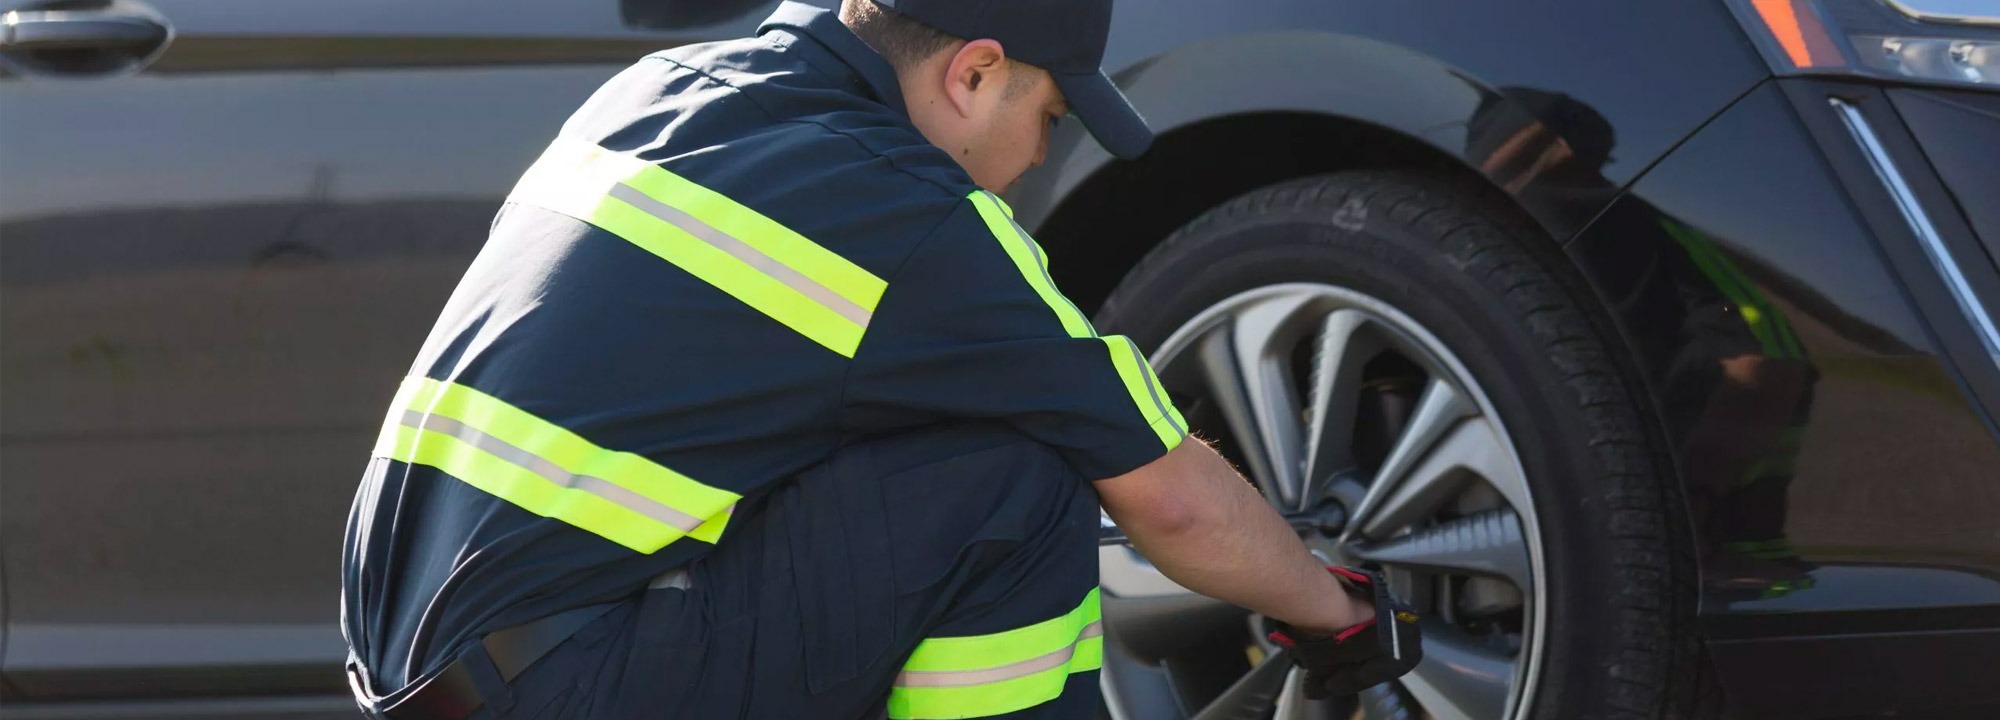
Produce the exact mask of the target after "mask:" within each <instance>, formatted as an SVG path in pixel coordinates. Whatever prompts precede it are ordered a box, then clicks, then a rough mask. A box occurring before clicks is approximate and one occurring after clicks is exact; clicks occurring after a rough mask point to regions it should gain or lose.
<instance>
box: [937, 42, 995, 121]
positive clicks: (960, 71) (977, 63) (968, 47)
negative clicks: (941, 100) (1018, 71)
mask: <svg viewBox="0 0 2000 720" xmlns="http://www.w3.org/2000/svg"><path fill="white" fill-rule="evenodd" d="M1006 75H1007V52H1006V50H1004V49H1002V48H1001V47H1000V41H998V40H991V39H987V40H974V41H971V42H968V43H966V44H964V45H961V46H959V48H958V52H956V53H953V54H952V56H951V61H950V62H949V63H947V64H946V66H945V73H944V92H945V97H947V98H950V100H951V105H952V108H953V109H954V110H957V111H958V114H959V116H960V117H967V118H969V117H972V116H973V115H974V114H975V113H976V112H977V110H976V107H977V103H976V102H975V100H976V99H977V98H978V97H979V96H980V94H981V93H982V92H984V91H998V90H1000V89H1001V88H1002V86H1004V85H1005V84H1006V82H1007V77H1006ZM995 97H997V96H995Z"/></svg>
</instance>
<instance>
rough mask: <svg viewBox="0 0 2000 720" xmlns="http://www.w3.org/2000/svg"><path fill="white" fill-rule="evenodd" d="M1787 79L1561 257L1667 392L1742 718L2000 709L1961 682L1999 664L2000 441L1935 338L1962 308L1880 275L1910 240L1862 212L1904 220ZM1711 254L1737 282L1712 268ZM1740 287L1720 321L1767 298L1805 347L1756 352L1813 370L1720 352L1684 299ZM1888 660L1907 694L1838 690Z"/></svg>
mask: <svg viewBox="0 0 2000 720" xmlns="http://www.w3.org/2000/svg"><path fill="white" fill-rule="evenodd" d="M1784 84H1786V83H1780V82H1773V83H1770V84H1768V85H1766V86H1764V87H1761V88H1759V89H1758V90H1757V91H1756V92H1753V93H1752V94H1750V95H1748V96H1746V97H1745V98H1744V99H1743V100H1742V101H1741V102H1739V103H1737V104H1736V105H1735V106H1734V107H1732V108H1730V110H1729V111H1728V112H1726V113H1725V114H1723V115H1722V116H1720V117H1718V118H1717V119H1716V120H1715V121H1713V122H1712V123H1710V124H1709V125H1708V127H1706V128H1704V129H1703V130H1702V132H1701V133H1700V134H1698V135H1696V136H1695V137H1694V138H1692V139H1690V140H1689V141H1688V142H1687V143H1685V144H1684V145H1682V146H1681V147H1680V148H1678V149H1677V150H1675V151H1674V153H1673V154H1672V155H1670V156H1669V157H1668V158H1666V159H1665V160H1663V161H1662V162H1661V163H1660V164H1659V165H1658V166H1657V167H1655V168H1654V169H1653V170H1652V171H1650V172H1648V173H1647V174H1646V175H1645V176H1644V177H1643V178H1641V179H1640V180H1639V181H1638V182H1637V183H1636V184H1634V185H1633V186H1632V188H1631V192H1630V193H1629V194H1628V195H1626V196H1625V197H1622V198H1620V199H1619V200H1618V201H1617V203H1616V204H1614V205H1613V206H1612V207H1611V208H1610V209H1608V210H1607V211H1606V212H1605V213H1604V215H1603V216H1602V217H1601V218H1600V219H1599V220H1598V221H1597V222H1595V223H1593V224H1592V226H1591V228H1590V229H1589V230H1588V231H1587V232H1586V233H1585V234H1584V235H1582V236H1580V237H1579V238H1578V239H1577V240H1576V241H1575V242H1574V243H1572V244H1571V245H1570V247H1569V250H1570V252H1571V253H1572V255H1573V257H1575V258H1576V259H1577V260H1578V265H1579V267H1581V268H1582V269H1583V270H1584V272H1585V273H1586V275H1587V276H1588V277H1589V278H1590V280H1591V283H1592V285H1593V287H1594V288H1595V289H1596V290H1597V292H1598V293H1599V295H1600V296H1602V297H1603V298H1604V299H1605V301H1606V307H1608V308H1611V309H1612V310H1613V311H1614V312H1615V313H1616V314H1617V315H1618V318H1619V320H1620V324H1621V326H1622V327H1624V328H1625V329H1626V331H1627V333H1628V334H1629V335H1630V336H1631V340H1632V342H1633V344H1634V346H1635V347H1636V348H1637V351H1636V352H1635V353H1634V357H1636V358H1638V359H1640V360H1641V361H1642V362H1641V367H1642V369H1643V371H1644V373H1645V375H1646V380H1647V382H1648V384H1649V386H1651V387H1652V388H1653V389H1654V392H1655V394H1656V396H1658V397H1659V398H1660V404H1661V406H1662V410H1661V416H1662V418H1663V420H1664V421H1665V424H1666V427H1667V430H1668V434H1669V435H1670V436H1671V437H1672V439H1673V442H1674V449H1675V455H1676V457H1675V460H1676V464H1677V465H1678V467H1679V468H1680V470H1681V473H1682V476H1683V479H1684V489H1685V491H1686V493H1687V495H1688V500H1689V506H1690V512H1691V516H1692V519H1693V523H1692V526H1693V528H1694V530H1695V533H1696V541H1697V553H1698V556H1699V560H1700V565H1701V572H1702V586H1701V587H1702V604H1701V612H1702V618H1703V626H1704V628H1705V630H1706V633H1707V636H1708V638H1709V639H1710V641H1711V645H1710V652H1711V656H1712V657H1713V658H1714V659H1715V662H1716V667H1717V668H1718V670H1719V671H1720V674H1721V677H1722V678H1723V680H1724V682H1725V684H1726V685H1727V688H1728V690H1729V696H1730V698H1731V701H1732V705H1733V706H1734V707H1735V708H1737V709H1738V710H1739V711H1742V712H1748V713H1751V714H1753V715H1756V716H1759V717H1765V716H1791V715H1794V714H1796V715H1797V716H1802V717H1805V716H1809V717H1817V716H1822V715H1828V714H1848V713H1854V714H1867V713H1875V712H1886V711H1890V710H1897V709H1912V710H1914V709H1921V708H1924V707H1938V706H1950V705H1951V704H1952V703H1954V702H1956V703H1967V704H1969V705H1970V706H1972V707H1987V706H1989V704H1993V703H2000V694H1996V693H1993V692H1985V691H1990V690H1992V688H1991V687H1990V686H1988V685H1983V684H1979V683H1972V682H1968V679H1969V676H1968V675H1967V674H1966V672H1965V671H1966V668H1967V667H1968V666H1967V665H1966V664H1965V663H1966V661H1967V660H1968V659H1970V658H1973V657H1992V656H1994V655H1995V653H1996V652H2000V648H1996V647H1995V645H1994V640H1995V639H1996V637H2000V636H1995V635H1994V634H1993V630H1994V629H1995V628H2000V537H1996V536H1995V534H1994V531H1993V528H1994V524H1993V522H1992V518H1993V517H1995V516H1996V515H2000V474H1996V473H1995V472H1994V470H1993V469H1994V468H1995V467H2000V443H1996V442H1995V436H1994V434H1993V433H1992V432H1991V428H1990V426H1989V424H1988V423H1987V421H1986V416H1985V412H1984V411H1983V410H1982V409H1981V407H1980V406H1979V404H1978V403H1977V402H1976V401H1975V400H1974V399H1973V397H1972V396H1971V395H1969V394H1968V393H1967V392H1966V389H1967V386H1966V384H1965V383H1964V382H1962V379H1963V377H1964V373H1963V372H1962V370H1963V369H1964V366H1963V365H1962V363H1961V358H1959V357H1958V356H1957V355H1956V354H1954V353H1952V352H1948V351H1947V350H1946V349H1945V344H1944V343H1942V342H1940V337H1941V335H1945V334H1951V333H1963V332H1967V330H1968V329H1967V328H1965V327H1964V323H1965V319H1964V317H1963V316H1962V315H1959V314H1957V313H1956V310H1955V309H1952V308H1949V306H1944V307H1939V306H1937V305H1936V304H1935V303H1933V304H1931V305H1929V306H1926V305H1925V304H1923V303H1921V302H1919V301H1918V300H1916V299H1914V298H1913V297H1912V294H1911V293H1910V292H1909V291H1908V290H1906V288H1909V287H1912V283H1926V282H1928V283H1929V284H1931V285H1936V284H1937V283H1936V281H1935V279H1934V277H1935V276H1934V275H1919V276H1917V277H1915V278H1911V277H1908V276H1905V275H1904V274H1902V273H1901V272H1900V271H1899V269H1898V268H1897V267H1896V266H1895V265H1894V264H1892V263H1889V262H1885V260H1886V256H1887V255H1888V254H1892V253H1893V252H1894V251H1895V250H1897V249H1898V248H1900V247H1903V246H1908V245H1910V244H1913V243H1914V242H1916V239H1915V238H1914V237H1913V236H1911V235H1910V233H1909V231H1908V229H1907V227H1903V228H1898V227H1897V226H1896V225H1894V224H1878V222H1877V219H1876V218H1871V217H1870V216H1871V215H1877V214H1880V213H1882V212H1884V211H1885V210H1888V208H1887V207H1886V206H1887V204H1888V198H1887V197H1886V195H1885V194H1884V191H1883V189H1882V187H1881V185H1880V183H1879V182H1874V181H1873V178H1872V177H1867V178H1860V179H1858V180H1855V181H1854V182H1853V183H1852V184H1848V183H1847V182H1845V181H1847V180H1850V178H1846V177H1844V176H1843V174H1842V173H1839V172H1836V171H1835V169H1834V167H1833V166H1832V165H1831V164H1829V160H1828V159H1827V155H1828V154H1829V153H1836V152H1838V151H1839V149H1840V148H1839V147H1838V145H1837V144H1834V143H1823V142H1822V140H1821V139H1820V138H1817V137H1815V136H1814V135H1813V134H1812V133H1810V132H1809V131H1808V130H1807V129H1806V125H1805V124H1804V123H1801V122H1800V119H1799V114H1801V113H1804V112H1810V111H1822V112H1826V113H1828V114H1829V116H1830V114H1831V113H1832V112H1833V109H1832V107H1831V106H1830V105H1829V104H1827V103H1826V102H1825V101H1824V100H1823V98H1824V97H1825V94H1826V90H1825V89H1824V88H1823V87H1821V86H1823V85H1824V84H1818V83H1815V84H1814V87H1813V88H1799V89H1796V90H1795V92H1794V94H1797V93H1804V94H1813V93H1817V96H1818V97H1821V98H1822V100H1821V101H1820V102H1817V103H1811V102H1808V103H1800V104H1798V105H1797V106H1795V105H1794V104H1793V102H1792V100H1793V97H1792V95H1789V94H1788V92H1787V90H1788V88H1786V87H1781V85H1784ZM1843 92H1844V94H1847V95H1849V96H1850V97H1873V98H1874V103H1875V104H1877V105H1879V104H1880V103H1881V102H1882V100H1883V99H1882V98H1881V96H1880V94H1879V93H1878V92H1876V91H1874V90H1873V89H1844V90H1843ZM1888 119H1893V118H1888ZM1850 146H1851V142H1850ZM1934 210H1936V211H1938V212H1950V209H1949V206H1948V204H1947V205H1945V206H1942V207H1937V208H1934ZM1934 214H1935V213H1934ZM1704 253H1706V254H1708V255H1707V257H1716V256H1719V257H1721V258H1723V260H1722V262H1723V263H1726V264H1728V265H1730V266H1733V268H1734V270H1733V271H1725V272H1722V273H1712V272H1710V271H1709V270H1708V269H1707V268H1705V267H1704V266H1703V263H1704V261H1703V260H1701V259H1697V258H1696V256H1697V255H1701V254H1704ZM1708 262H1710V263H1711V265H1713V264H1714V263H1713V261H1708ZM1925 270H1926V271H1927V270H1928V269H1927V268H1925ZM1983 270H1984V271H1986V272H1988V273H1989V274H1990V271H1991V268H1990V267H1987V268H1984V269H1983ZM1717 274H1721V275H1733V276H1734V279H1730V278H1728V277H1724V278H1721V279H1717V278H1716V277H1715V276H1716V275H1717ZM1731 282H1735V283H1738V284H1739V285H1741V286H1745V287H1747V288H1748V289H1739V290H1737V291H1735V292H1734V294H1732V291H1731V290H1730V289H1728V288H1724V287H1721V286H1723V285H1726V284H1729V283H1731ZM1736 296H1741V297H1747V298H1753V299H1752V300H1751V302H1749V303H1738V302H1729V303H1727V307H1726V308H1724V309H1725V311H1728V312H1734V311H1735V309H1736V308H1740V307H1742V306H1744V305H1754V306H1756V307H1757V309H1758V311H1759V312H1761V313H1763V314H1764V315H1766V316H1767V317H1766V319H1765V320H1764V322H1767V323H1783V324H1784V325H1786V326H1787V328H1788V329H1789V332H1790V334H1792V335H1793V336H1794V337H1795V338H1796V340H1797V342H1798V344H1799V345H1800V346H1802V348H1803V352H1802V353H1798V354H1797V355H1796V356H1795V357H1792V358H1787V357H1786V356H1787V355H1789V353H1786V352H1783V351H1775V352H1774V351H1763V350H1760V351H1755V352H1751V353H1749V355H1752V356H1756V357H1751V358H1749V359H1750V360H1751V361H1753V362H1755V363H1761V364H1765V365H1769V366H1771V367H1774V368H1775V367H1776V366H1778V365H1780V364H1792V365H1793V366H1794V367H1799V368H1803V369H1804V372H1803V373H1800V374H1796V375H1795V374H1792V373H1787V372H1766V373H1756V372H1752V373H1747V374H1744V375H1732V373H1731V372H1730V371H1729V370H1728V369H1726V367H1725V364H1726V363H1732V362H1737V363H1740V362H1742V361H1743V360H1744V359H1745V358H1744V356H1743V354H1742V353H1741V352H1740V349H1739V350H1719V349H1717V346H1718V345H1721V344H1723V343H1721V342H1719V341H1717V340H1715V339H1713V338H1712V337H1710V336H1711V335H1713V334H1714V332H1713V331H1710V330H1706V329H1703V328H1702V327H1700V326H1699V324H1698V323H1696V322H1693V321H1690V320H1688V319H1687V318H1688V316H1689V315H1690V314H1691V313H1690V312H1689V311H1688V310H1686V309H1685V307H1686V306H1687V305H1689V304H1690V303H1689V301H1688V300H1687V298H1689V297H1707V298H1718V299H1723V300H1734V299H1736ZM1757 296H1761V298H1757ZM1769 316H1776V319H1773V318H1771V317H1769ZM1739 324H1741V323H1740V322H1739ZM1971 369H1973V370H1975V371H1977V370H1979V368H1977V367H1976V366H1974V367H1972V368H1971ZM1788 430H1794V431H1796V432H1798V433H1799V436H1800V441H1799V442H1798V443H1797V444H1796V445H1790V444H1788V443H1787V442H1786V441H1785V440H1783V439H1782V437H1783V435H1784V433H1785V432H1786V431H1788ZM1780 467H1783V468H1789V470H1788V471H1787V470H1774V469H1772V468H1780ZM1760 468H1761V469H1760ZM1773 538H1779V539H1782V541H1783V545H1781V546H1773V545H1766V544H1763V543H1765V542H1767V541H1770V540H1771V539H1773ZM1943 631H1953V632H1952V634H1949V635H1945V634H1941V633H1942V632H1943ZM1913 648H1929V651H1928V652H1923V653H1912V652H1909V650H1911V649H1913ZM1889 649H1895V650H1897V654H1896V655H1895V656H1896V657H1897V658H1898V659H1897V660H1896V661H1895V663H1893V664H1894V665H1896V666H1897V667H1896V668H1895V669H1894V671H1893V672H1886V673H1885V672H1883V671H1881V670H1880V669H1879V668H1878V671H1877V672H1878V673H1881V676H1882V678H1883V682H1885V683H1888V684H1890V685H1894V686H1896V687H1897V688H1898V690H1897V691H1896V692H1894V693H1889V692H1884V691H1883V690H1882V689H1881V688H1880V687H1866V686H1859V685H1855V684H1853V683H1851V682H1845V680H1846V679H1847V678H1851V677H1853V676H1852V675H1847V674H1843V673H1846V672H1848V671H1850V670H1852V669H1854V668H1856V667H1860V666H1861V664H1862V663H1864V662H1870V663H1872V664H1874V665H1877V666H1879V665H1881V664H1882V663H1881V657H1882V656H1881V655H1879V654H1877V653H1880V652H1883V651H1885V650H1889ZM1869 658H1872V660H1868V659H1869ZM1982 693H1983V694H1982ZM1913 698H1921V699H1922V700H1921V701H1917V700H1912V699H1913ZM1960 709H1961V710H1963V709H1964V708H1960Z"/></svg>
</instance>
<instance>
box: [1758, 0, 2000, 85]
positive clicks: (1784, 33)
mask: <svg viewBox="0 0 2000 720" xmlns="http://www.w3.org/2000/svg"><path fill="white" fill-rule="evenodd" d="M1727 1H1728V2H1729V3H1730V5H1731V7H1732V8H1734V9H1735V10H1736V15H1737V17H1738V18H1740V19H1741V20H1743V22H1744V24H1745V25H1746V26H1748V27H1749V29H1750V36H1751V37H1752V38H1753V39H1755V41H1756V43H1757V46H1758V48H1759V49H1761V50H1762V51H1763V52H1764V55H1765V57H1766V58H1768V59H1770V61H1771V65H1772V67H1773V68H1776V69H1777V70H1778V72H1779V73H1781V74H1787V75H1824V74H1848V75H1855V74H1859V75H1869V76H1874V77H1881V78H1891V79H1898V80H1914V81H1920V82H1931V83H1950V84H1959V85H1979V86H1985V87H1993V88H2000V0H1727Z"/></svg>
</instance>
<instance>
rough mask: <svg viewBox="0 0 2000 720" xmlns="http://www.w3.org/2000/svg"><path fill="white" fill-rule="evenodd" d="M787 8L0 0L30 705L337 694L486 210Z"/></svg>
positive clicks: (1, 397) (0, 212) (8, 377)
mask: <svg viewBox="0 0 2000 720" xmlns="http://www.w3.org/2000/svg"><path fill="white" fill-rule="evenodd" d="M771 5H775V0H742V1H739V2H733V3H729V2H721V3H719V2H708V1H704V0H624V2H622V3H621V2H620V0H426V1H425V2H416V3H411V2H400V1H398V0H343V1H342V2H320V1H316V0H260V1H259V2H254V3H216V2H210V1H208V0H146V1H145V2H144V3H141V2H137V1H136V0H59V1H55V2H47V1H43V2H35V1H29V0H0V12H7V11H20V12H19V13H18V14H14V15H11V16H10V17H11V18H12V19H11V20H10V21H9V23H10V25H12V26H13V28H14V30H13V32H12V34H10V35H7V36H6V37H7V39H6V40H5V41H4V44H0V57H4V59H5V67H4V70H0V338H4V339H0V384H4V392H0V482H4V486H0V543H4V547H0V562H4V567H5V570H6V579H5V582H6V587H5V591H6V594H7V597H6V612H7V619H6V622H7V627H6V635H5V636H4V637H5V644H4V647H0V653H4V655H0V667H4V670H5V673H6V679H7V681H8V683H9V685H10V689H9V690H8V691H7V692H8V695H9V696H10V697H9V700H10V701H11V702H10V704H11V705H12V706H13V707H12V708H10V710H19V711H24V712H25V711H27V710H32V708H33V707H35V706H37V705H42V706H44V707H46V706H48V703H55V702H67V701H83V700H89V701H100V702H101V701H108V700H117V699H145V700H148V701H151V700H161V699H172V698H203V697H217V696H237V697H266V698H270V697H281V696H293V697H297V696H299V695H301V694H305V695H313V694H317V695H321V696H323V697H329V698H331V697H333V696H337V695H339V694H343V693H344V692H345V689H344V688H345V684H344V679H343V677H342V675H341V673H340V672H339V667H340V663H341V661H342V660H343V659H344V656H345V645H344V643H343V642H342V639H341V637H340V634H339V629H338V613H339V609H338V608H339V556H340V543H341V533H342V529H343V526H344V522H345V519H346V512H347V508H348V505H349V502H350V501H351V499H352V497H353V493H354V488H355V482H356V479H357V478H358V477H359V474H360V471H361V469H362V466H363V464H364V463H365V461H366V458H367V455H368V451H369V448H370V446H371V444H372V442H373V438H374V435H375V433H376V430H377V428H378V426H379V424H380V422H381V419H382V414H383V411H384V408H385V407H387V403H388V402H389V400H390V396H391V395H392V394H393V393H394V391H395V387H396V383H397V381H398V379H399V378H400V377H401V376H402V375H403V374H404V372H405V371H406V370H407V368H408V366H409V362H410V359H411V357H412V355H413V353H414V352H415V351H416V349H417V347H418V345H419V344H420V343H421V342H422V340H423V338H424V335H425V334H426V332H427V331H428V329H429V327H430V324H431V322H432V319H433V318H434V317H435V314H436V312H437V310H438V309H439V308H440V307H441V306H442V304H443V303H444V301H445V298H446V296H447V295H448V294H449V293H450V291H451V289H452V287H453V285H454V284H455V283H456V282H457V280H458V277H459V275H460V274H461V273H462V272H463V270H464V268H465V266H466V264H467V263H468V262H469V261H470V259H471V257H472V255H473V254H474V252H475V251H477V250H478V248H479V246H480V244H481V242H482V241H483V240H484V237H485V231H486V228H487V225H488V223H489V221H490V219H491V217H492V214H493V212H494V210H495V209H496V208H497V207H498V204H499V202H500V201H501V199H502V198H503V197H504V195H505V193H506V192H507V190H508V189H509V187H510V186H511V184H512V183H513V181H514V179H515V178H516V177H518V175H519V174H520V172H521V171H522V170H523V169H524V168H525V167H526V166H527V165H528V163H529V162H530V161H531V160H532V159H533V158H534V157H535V155H536V154H537V153H538V152H539V151H540V150H541V149H542V147H543V146H544V145H545V144H546V143H547V141H548V140H549V139H550V138H551V137H552V136H553V134H554V133H555V132H556V130H557V128H558V127H559V125H560V124H561V122H562V121H563V119H564V118H565V117H566V116H567V115H568V114H569V113H570V112H571V111H572V110H573V109H574V108H575V107H576V106H577V105H578V103H580V102H581V101H582V100H584V99H585V97H586V96H587V95H588V94H589V93H590V92H591V91H592V90H593V89H595V88H596V87H597V86H598V85H599V84H600V83H602V82H603V81H604V80H605V79H607V78H608V77H610V76H611V75H612V74H613V73H615V72H617V71H618V70H619V69H620V68H622V67H624V66H625V65H627V64H629V63H630V62H632V61H633V60H635V59H637V58H639V57H640V56H642V55H644V54H646V53H649V52H652V51H655V50H658V49H661V48H664V47H669V46H672V45H676V44H680V43H686V42H694V41H701V40H708V39H716V38H721V37H728V36H738V35H744V34H747V33H749V32H750V31H751V30H752V28H753V27H754V25H755V23H756V20H757V18H759V17H761V16H762V14H763V12H764V11H765V10H768V8H769V6H771ZM160 46H164V47H163V50H161V51H159V52H157V53H156V52H155V49H156V48H158V47H160ZM271 702H280V701H276V700H273V701H271ZM283 702H290V701H283ZM283 702H280V705H282V706H283V707H293V706H292V705H283ZM329 702H332V701H331V700H329ZM253 706H255V703H251V704H248V705H245V704H242V703H237V704H232V705H228V706H227V707H228V708H234V709H232V710H227V711H225V710H219V709H217V708H218V707H223V706H216V707H209V706H206V705H185V704H182V705H177V706H176V707H182V708H183V710H182V711H176V712H192V713H195V714H199V715H204V716H213V715H216V714H228V713H230V712H237V711H238V710H242V708H253V709H252V710H242V711H243V712H261V713H274V712H278V710H274V709H273V708H275V707H278V706H272V707H266V708H265V709H264V710H262V711H259V710H255V709H254V707H253ZM343 706H344V707H345V708H347V709H348V710H349V711H350V713H351V708H352V706H351V704H344V701H343V702H333V703H332V704H331V705H327V706H326V707H328V708H333V709H339V708H341V707H343ZM314 707H317V706H314ZM186 708H196V709H194V710H187V709H186ZM162 712H165V711H162ZM284 712H292V711H290V710H287V711H284ZM154 714H157V713H154ZM169 714H171V713H169ZM10 716H11V715H10Z"/></svg>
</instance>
